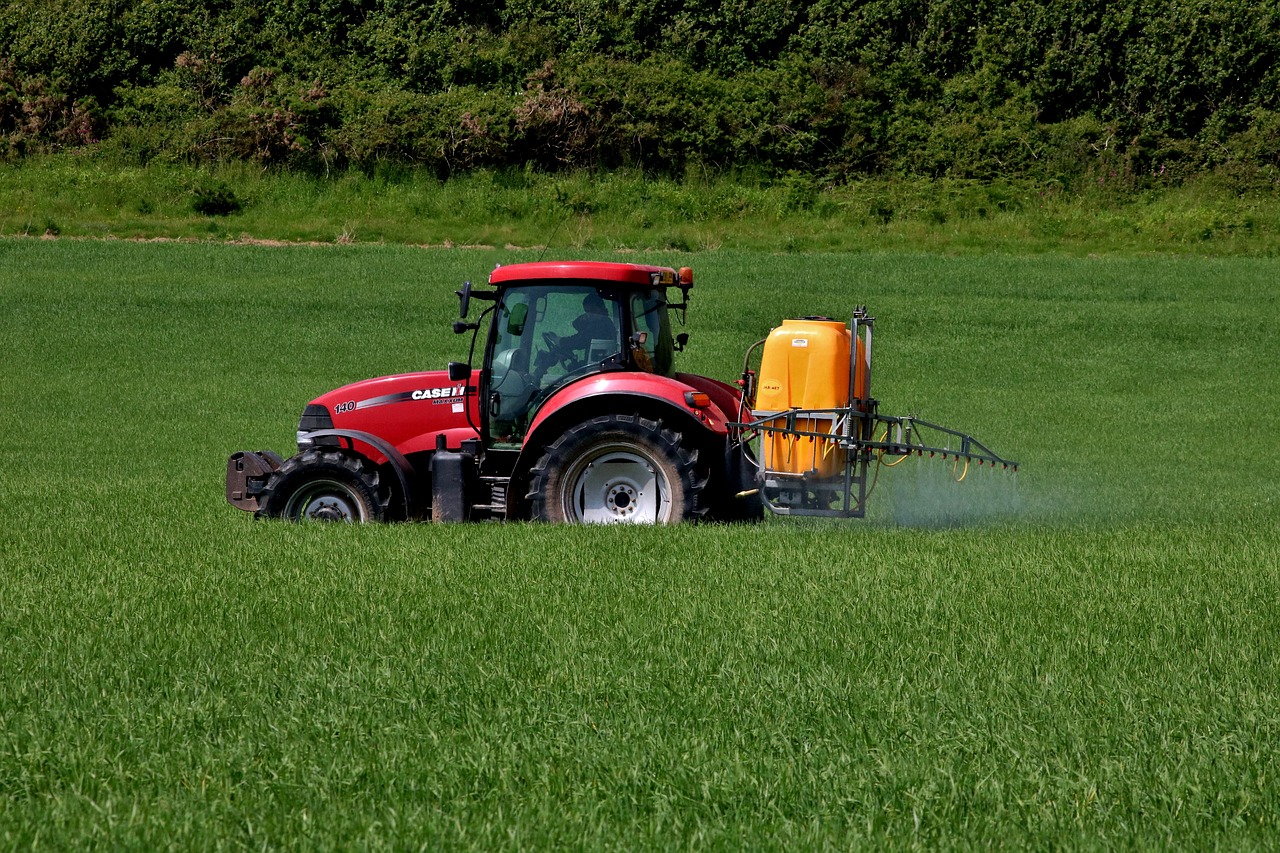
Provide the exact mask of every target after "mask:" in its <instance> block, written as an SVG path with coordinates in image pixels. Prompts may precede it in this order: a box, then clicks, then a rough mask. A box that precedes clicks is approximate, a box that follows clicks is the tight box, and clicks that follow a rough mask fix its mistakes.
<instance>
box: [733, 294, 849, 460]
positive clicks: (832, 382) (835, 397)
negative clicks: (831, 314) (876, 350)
mask: <svg viewBox="0 0 1280 853" xmlns="http://www.w3.org/2000/svg"><path fill="white" fill-rule="evenodd" d="M851 345H853V346H856V347H857V355H858V359H857V364H858V373H859V376H858V377H857V378H858V383H857V389H858V391H857V393H859V394H860V395H865V390H863V389H864V386H865V382H866V377H865V376H864V375H862V374H863V373H864V371H863V369H862V365H863V363H864V360H863V351H862V350H863V344H862V341H861V340H858V341H857V342H856V344H855V343H854V341H853V336H852V333H851V332H850V331H849V329H848V327H846V326H845V324H844V323H842V322H840V321H838V320H828V319H813V318H811V319H804V320H783V321H782V325H781V326H779V327H778V328H776V329H774V330H773V331H772V332H770V333H769V337H768V338H766V339H765V344H764V354H763V355H762V357H761V361H760V376H759V384H758V385H757V388H758V389H759V390H758V391H757V393H756V401H755V407H754V409H753V410H752V411H753V415H754V416H755V417H756V418H757V419H759V418H765V417H769V416H770V415H772V414H775V413H785V412H787V411H788V410H789V409H838V408H845V407H847V406H848V405H849V361H850V360H849V355H850V353H849V349H850V346H851ZM836 420H837V416H836V415H834V414H833V415H814V416H812V417H807V418H797V419H796V424H795V428H796V429H797V430H801V431H803V432H816V433H831V432H832V431H833V429H834V428H835V426H836ZM777 425H778V426H782V425H783V423H782V421H781V419H779V420H778V421H777ZM761 452H762V453H763V455H764V459H763V460H762V461H763V462H764V465H765V468H767V469H769V470H771V471H778V472H782V473H787V474H811V475H813V476H818V477H828V476H832V475H834V474H836V473H838V472H839V471H841V470H842V469H843V467H844V463H845V452H844V451H843V450H841V449H840V448H839V446H838V445H837V444H836V442H835V441H833V440H829V439H825V438H815V437H808V436H795V435H784V434H781V433H776V432H773V433H771V432H766V433H764V435H763V437H762V439H761Z"/></svg>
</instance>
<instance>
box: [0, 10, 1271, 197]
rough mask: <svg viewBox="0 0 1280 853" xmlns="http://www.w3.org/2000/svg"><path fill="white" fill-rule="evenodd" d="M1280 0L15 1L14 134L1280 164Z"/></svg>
mask: <svg viewBox="0 0 1280 853" xmlns="http://www.w3.org/2000/svg"><path fill="white" fill-rule="evenodd" d="M1278 100H1280V0H1170V2H1164V3H1149V2H1140V0H1013V2H998V3H997V2H991V0H817V2H810V3H801V2H794V1H793V0H638V2H633V3H625V4H624V3H617V2H605V1H604V0H506V2H502V0H498V2H493V3H480V2H473V0H212V2H204V3H196V2H189V0H16V1H15V0H10V2H7V3H5V4H4V5H2V6H0V157H3V158H5V159H9V160H15V159H20V158H22V157H25V156H28V155H31V154H34V153H41V152H47V151H52V150H58V149H67V148H78V147H90V146H91V147H94V148H95V149H98V150H102V151H104V152H109V153H111V154H112V155H113V156H118V157H124V158H127V159H129V160H130V161H137V162H146V161H150V160H154V159H167V160H186V161H205V160H226V159H243V160H250V161H253V162H257V163H261V164H263V165H266V166H276V167H281V168H292V169H308V170H316V171H322V170H332V169H347V168H353V167H355V168H362V169H375V168H378V167H379V166H381V165H384V164H394V165H397V166H399V165H403V166H411V167H421V168H427V169H431V170H434V171H435V172H437V173H439V174H440V175H442V176H447V175H449V174H453V173H456V172H459V171H466V170H471V169H475V168H536V169H541V170H558V169H577V168H586V169H608V168H617V167H632V168H638V169H642V170H645V171H647V172H653V173H661V174H666V175H674V176H682V175H687V174H689V173H691V172H694V171H706V170H710V171H713V172H717V173H724V172H748V173H753V174H759V175H761V176H764V177H771V176H777V175H785V174H790V173H796V172H799V173H803V174H806V175H813V176H817V177H819V178H820V179H822V180H830V181H835V182H839V181H846V180H850V179H856V178H858V177H863V176H895V175H910V176H953V177H962V178H978V179H983V178H991V177H995V176H1002V177H1026V178H1030V179H1035V180H1045V181H1062V182H1068V183H1069V182H1078V181H1081V180H1089V181H1092V180H1097V181H1101V182H1106V181H1111V182H1115V183H1119V184H1125V185H1129V186H1144V185H1148V184H1151V183H1159V182H1168V181H1178V180H1181V179H1183V178H1185V177H1187V176H1189V175H1192V174H1196V173H1203V172H1207V171H1211V172H1217V173H1222V174H1229V175H1232V176H1234V177H1235V178H1236V179H1238V180H1240V181H1242V182H1244V183H1249V182H1253V183H1258V182H1262V183H1266V184H1268V185H1272V186H1274V185H1275V182H1276V180H1277V172H1278V171H1280V103H1278Z"/></svg>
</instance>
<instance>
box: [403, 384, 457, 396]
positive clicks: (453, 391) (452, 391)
mask: <svg viewBox="0 0 1280 853" xmlns="http://www.w3.org/2000/svg"><path fill="white" fill-rule="evenodd" d="M466 390H467V386H465V385H452V386H450V387H448V388H423V389H422V390H421V391H414V392H413V393H412V394H410V395H409V396H410V397H412V398H413V399H414V400H441V399H448V398H451V397H461V396H462V395H463V394H464V393H465V392H466Z"/></svg>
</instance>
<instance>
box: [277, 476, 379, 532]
mask: <svg viewBox="0 0 1280 853" xmlns="http://www.w3.org/2000/svg"><path fill="white" fill-rule="evenodd" d="M284 516H285V518H297V519H300V520H302V521H346V522H352V521H364V510H363V506H362V504H361V502H360V500H359V499H358V498H357V497H356V495H355V494H354V493H353V492H352V491H351V487H350V486H348V485H347V484H346V483H340V482H338V481H337V480H313V481H312V482H310V483H307V484H306V485H305V486H303V487H302V488H300V489H298V491H296V492H294V493H293V496H292V497H290V498H289V502H288V504H286V505H285V508H284Z"/></svg>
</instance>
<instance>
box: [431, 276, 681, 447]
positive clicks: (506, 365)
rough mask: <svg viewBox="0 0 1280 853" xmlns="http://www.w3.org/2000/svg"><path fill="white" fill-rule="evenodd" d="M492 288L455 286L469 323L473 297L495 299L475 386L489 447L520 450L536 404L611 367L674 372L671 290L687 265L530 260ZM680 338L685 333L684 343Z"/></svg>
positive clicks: (466, 326)
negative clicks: (668, 289) (458, 289)
mask: <svg viewBox="0 0 1280 853" xmlns="http://www.w3.org/2000/svg"><path fill="white" fill-rule="evenodd" d="M489 284H490V285H493V286H494V288H495V289H494V290H491V291H474V290H472V289H471V286H470V283H467V284H466V285H464V286H463V290H461V291H459V292H458V295H459V297H460V299H461V314H462V317H463V318H464V319H465V318H466V315H467V312H468V307H469V303H470V300H471V299H473V298H474V299H483V300H487V301H492V302H493V303H494V304H493V305H492V306H491V307H490V308H488V309H487V310H486V311H485V314H484V315H482V317H481V319H480V321H479V322H476V323H465V322H459V323H456V324H455V326H454V328H455V330H456V331H459V332H463V331H467V330H478V329H479V328H480V326H482V325H484V320H485V316H486V315H487V317H488V327H489V335H488V339H487V341H486V343H485V348H484V361H483V367H482V369H481V373H480V377H479V382H478V385H477V391H478V393H479V402H480V406H479V409H480V416H481V420H482V422H483V423H482V425H481V432H482V434H483V435H484V437H485V443H486V444H487V445H488V446H490V447H493V448H503V447H509V448H518V447H520V445H521V443H522V442H523V440H524V437H525V434H526V433H527V431H528V429H529V426H530V424H531V423H532V422H533V419H534V417H535V416H536V414H537V412H538V409H539V407H540V406H541V404H542V403H543V402H544V401H545V400H547V399H549V398H550V397H551V396H552V395H553V394H555V392H557V391H558V390H560V389H561V388H564V387H565V386H567V385H569V384H571V383H573V382H576V381H578V380H580V379H584V378H586V377H589V376H593V375H596V374H599V373H604V372H610V371H640V372H645V373H650V374H655V375H658V376H665V377H670V376H672V375H673V373H674V353H675V351H676V349H677V341H676V339H675V338H673V337H672V334H671V324H670V320H669V317H668V308H669V307H672V306H669V304H668V302H667V288H668V287H669V286H678V287H680V288H681V290H682V292H683V293H684V294H685V299H684V301H683V302H682V303H680V304H679V305H676V306H674V307H676V308H680V309H683V308H684V306H685V304H686V303H687V301H688V300H687V294H688V290H689V288H690V287H691V286H692V284H693V275H692V271H690V270H688V269H684V270H681V271H680V272H679V273H676V272H675V271H674V270H671V269H669V268H664V267H647V266H640V265H634V264H612V263H591V262H575V263H559V262H551V263H534V264H517V265H513V266H509V267H498V268H497V269H495V270H494V271H493V273H492V274H491V275H490V276H489ZM684 339H685V336H683V335H682V336H681V344H680V345H681V346H682V342H683V340H684Z"/></svg>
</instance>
